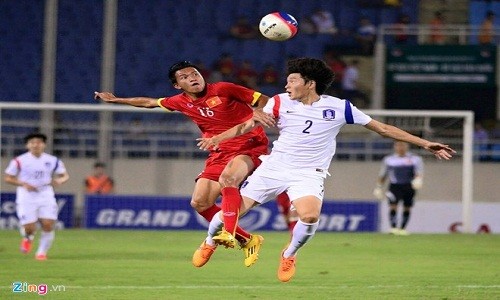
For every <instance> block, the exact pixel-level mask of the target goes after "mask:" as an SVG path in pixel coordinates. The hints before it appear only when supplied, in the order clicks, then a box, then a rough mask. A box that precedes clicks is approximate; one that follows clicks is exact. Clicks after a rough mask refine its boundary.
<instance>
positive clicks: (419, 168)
mask: <svg viewBox="0 0 500 300" xmlns="http://www.w3.org/2000/svg"><path fill="white" fill-rule="evenodd" d="M423 173H424V163H423V161H422V157H420V156H418V155H415V154H413V153H411V152H407V153H406V154H405V155H404V156H399V155H397V154H391V155H387V156H385V157H384V160H383V162H382V167H381V168H380V173H379V176H380V177H385V176H388V177H389V181H390V183H392V184H410V183H411V181H412V180H413V179H414V178H415V176H417V175H418V176H423Z"/></svg>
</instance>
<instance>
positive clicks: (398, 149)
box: [373, 141, 424, 235]
mask: <svg viewBox="0 0 500 300" xmlns="http://www.w3.org/2000/svg"><path fill="white" fill-rule="evenodd" d="M387 179H388V180H389V182H390V185H389V189H388V191H387V192H386V193H385V192H384V189H383V186H384V183H385V181H386V180H387ZM423 179H424V163H423V161H422V157H420V156H418V155H415V154H413V153H411V152H409V145H408V143H405V142H401V141H395V142H394V153H393V154H391V155H387V156H385V157H384V159H383V160H382V166H381V168H380V172H379V177H378V180H377V186H376V187H375V189H374V190H373V195H374V196H375V197H377V198H378V199H379V200H385V199H387V200H389V221H390V222H391V231H390V233H391V234H397V235H408V232H407V231H406V225H407V224H408V221H409V219H410V212H411V208H412V207H413V198H414V197H415V193H416V191H417V190H419V189H420V188H421V187H422V184H423ZM399 202H403V214H402V220H401V224H400V226H399V228H398V218H397V210H398V203H399Z"/></svg>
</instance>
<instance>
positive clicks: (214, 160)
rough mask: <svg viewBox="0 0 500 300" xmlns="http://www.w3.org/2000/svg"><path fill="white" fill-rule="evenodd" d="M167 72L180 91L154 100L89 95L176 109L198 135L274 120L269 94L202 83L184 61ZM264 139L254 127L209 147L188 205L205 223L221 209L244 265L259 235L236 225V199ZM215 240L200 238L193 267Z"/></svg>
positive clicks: (196, 71) (194, 68) (257, 244)
mask: <svg viewBox="0 0 500 300" xmlns="http://www.w3.org/2000/svg"><path fill="white" fill-rule="evenodd" d="M168 77H169V79H170V81H171V83H172V84H173V86H174V88H175V89H177V90H179V91H180V93H179V94H177V95H174V96H170V97H162V98H159V99H157V98H149V97H131V98H121V97H116V96H115V95H113V94H112V93H109V92H95V94H94V98H95V99H100V100H102V101H104V102H107V103H114V104H126V105H131V106H135V107H142V108H155V107H161V108H163V109H164V110H165V111H166V112H172V111H178V112H181V113H182V114H184V115H185V116H187V117H188V118H190V119H191V120H192V121H193V122H194V123H195V124H196V125H197V126H198V128H199V129H200V131H201V134H202V137H212V136H214V135H217V134H219V133H222V132H224V131H225V130H228V129H230V128H232V127H233V126H235V125H237V124H239V123H241V122H244V121H246V120H248V119H252V118H253V119H254V120H256V121H259V122H261V123H263V124H265V125H266V126H268V127H270V126H273V125H274V120H273V118H272V117H270V116H268V115H267V114H264V113H263V112H262V107H264V105H265V104H266V103H267V100H268V99H269V97H268V96H266V95H263V94H261V93H260V92H258V91H255V90H252V89H249V88H246V87H243V86H240V85H237V84H233V83H229V82H216V83H207V82H206V81H205V78H203V76H202V75H201V74H200V72H199V69H198V67H197V66H196V65H194V64H193V63H191V62H189V61H180V62H178V63H175V64H173V65H172V66H171V67H170V69H169V72H168ZM253 106H257V109H255V110H254V109H253V108H252V107H253ZM268 144H269V140H268V138H267V135H266V133H265V131H264V130H263V129H262V128H258V127H256V128H255V129H254V130H252V131H250V132H248V133H247V134H245V135H243V136H240V137H235V138H233V139H231V140H228V141H227V142H226V143H223V144H221V146H220V148H219V149H217V150H214V151H210V153H209V155H208V158H207V160H206V162H205V169H204V170H203V171H202V172H201V173H200V174H199V175H198V177H197V178H196V180H195V181H196V183H195V186H194V191H193V194H192V198H191V206H192V207H193V208H194V209H195V210H196V211H197V212H198V213H199V214H200V215H201V216H202V217H204V218H205V219H206V220H207V221H208V222H210V221H211V220H212V218H214V216H215V217H216V218H219V216H218V212H219V211H220V210H221V209H222V211H223V212H224V213H223V214H222V216H223V221H224V227H225V229H227V230H229V231H230V233H231V234H232V236H234V237H235V239H236V240H237V242H238V243H239V244H240V246H241V248H242V250H243V251H244V254H245V266H247V267H249V266H251V265H252V264H253V263H255V261H256V260H257V258H258V252H259V250H260V246H261V244H262V242H263V238H262V237H261V236H259V235H251V234H249V233H248V232H246V231H244V230H242V229H241V228H240V227H239V226H237V224H238V216H239V213H238V210H239V207H240V203H241V195H240V192H239V185H240V183H241V182H242V181H243V180H244V179H245V178H246V177H247V176H248V175H249V174H250V173H252V172H253V170H254V169H255V168H256V167H257V166H258V165H259V164H260V160H259V156H260V155H263V154H267V152H268ZM219 195H222V204H221V207H219V206H218V205H216V203H215V202H216V200H217V198H218V197H219ZM219 230H221V228H209V231H214V233H215V232H217V231H219ZM209 236H213V234H211V235H209ZM217 242H218V241H216V240H214V239H211V238H207V239H205V240H204V241H203V242H202V244H201V246H200V247H199V248H198V250H196V251H195V253H194V255H193V260H192V262H193V265H194V266H195V267H202V266H203V265H205V264H206V263H207V262H208V260H209V259H210V257H211V255H212V254H213V253H214V251H215V249H216V247H217V245H218V244H217ZM235 242H236V241H235ZM224 246H233V247H234V245H224Z"/></svg>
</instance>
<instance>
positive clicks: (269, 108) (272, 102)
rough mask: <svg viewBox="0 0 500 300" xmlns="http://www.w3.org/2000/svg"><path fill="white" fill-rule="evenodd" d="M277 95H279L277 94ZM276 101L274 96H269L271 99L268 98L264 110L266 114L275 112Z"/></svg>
mask: <svg viewBox="0 0 500 300" xmlns="http://www.w3.org/2000/svg"><path fill="white" fill-rule="evenodd" d="M275 97H277V96H275ZM278 97H279V96H278ZM275 103H276V101H275V100H274V97H271V98H269V100H267V103H266V105H265V106H264V108H263V111H264V112H265V113H266V114H273V109H274V105H275Z"/></svg>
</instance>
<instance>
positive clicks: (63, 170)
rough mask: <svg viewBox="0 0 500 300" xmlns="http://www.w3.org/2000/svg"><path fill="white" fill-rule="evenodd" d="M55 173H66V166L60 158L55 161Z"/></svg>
mask: <svg viewBox="0 0 500 300" xmlns="http://www.w3.org/2000/svg"><path fill="white" fill-rule="evenodd" d="M54 173H55V174H64V173H66V166H65V165H64V163H63V162H62V160H60V159H59V161H58V162H57V168H56V169H55V171H54Z"/></svg>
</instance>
